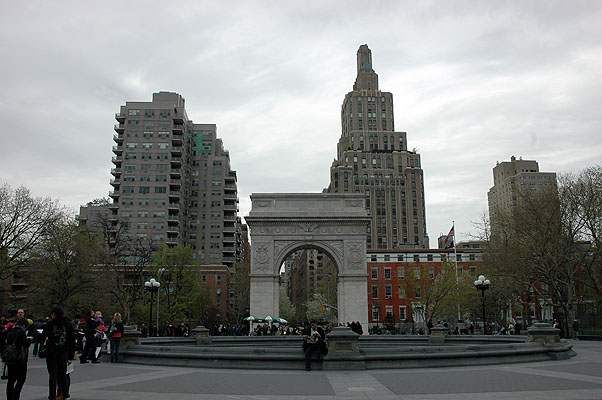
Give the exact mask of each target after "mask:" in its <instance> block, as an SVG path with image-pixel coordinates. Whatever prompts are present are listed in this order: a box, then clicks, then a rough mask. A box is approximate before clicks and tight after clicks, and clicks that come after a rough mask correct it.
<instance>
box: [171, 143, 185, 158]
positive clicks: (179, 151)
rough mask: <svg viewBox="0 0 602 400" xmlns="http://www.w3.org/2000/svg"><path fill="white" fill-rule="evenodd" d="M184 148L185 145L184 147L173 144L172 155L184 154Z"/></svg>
mask: <svg viewBox="0 0 602 400" xmlns="http://www.w3.org/2000/svg"><path fill="white" fill-rule="evenodd" d="M182 150H183V147H182V146H173V145H172V146H171V155H172V156H176V157H179V156H181V155H182Z"/></svg>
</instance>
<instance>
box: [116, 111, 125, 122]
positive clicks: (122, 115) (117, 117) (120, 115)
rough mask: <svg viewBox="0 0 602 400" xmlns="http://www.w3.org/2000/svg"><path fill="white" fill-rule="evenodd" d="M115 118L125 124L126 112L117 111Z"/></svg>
mask: <svg viewBox="0 0 602 400" xmlns="http://www.w3.org/2000/svg"><path fill="white" fill-rule="evenodd" d="M115 119H116V120H117V122H119V123H120V124H123V123H124V122H125V114H122V113H115Z"/></svg>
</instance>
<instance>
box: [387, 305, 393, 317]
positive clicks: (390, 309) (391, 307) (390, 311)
mask: <svg viewBox="0 0 602 400" xmlns="http://www.w3.org/2000/svg"><path fill="white" fill-rule="evenodd" d="M385 313H386V318H387V319H391V318H393V306H385Z"/></svg>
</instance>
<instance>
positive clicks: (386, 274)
mask: <svg viewBox="0 0 602 400" xmlns="http://www.w3.org/2000/svg"><path fill="white" fill-rule="evenodd" d="M385 279H386V280H391V268H385Z"/></svg>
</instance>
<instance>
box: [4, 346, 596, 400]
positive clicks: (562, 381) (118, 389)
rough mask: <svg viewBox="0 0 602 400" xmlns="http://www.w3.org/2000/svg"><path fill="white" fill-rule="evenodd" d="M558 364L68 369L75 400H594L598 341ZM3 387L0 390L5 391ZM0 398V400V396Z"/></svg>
mask: <svg viewBox="0 0 602 400" xmlns="http://www.w3.org/2000/svg"><path fill="white" fill-rule="evenodd" d="M574 346H575V347H574V350H575V351H576V352H577V356H576V357H574V358H571V359H570V360H564V361H546V362H539V363H528V364H503V365H493V366H480V367H453V368H425V369H406V370H370V371H310V372H306V371H304V370H302V371H278V370H272V369H269V365H266V369H265V370H235V369H194V368H176V367H154V366H140V365H133V364H107V363H101V364H79V363H76V364H75V372H74V373H73V376H72V386H71V398H72V399H74V400H77V399H82V400H97V399H98V400H100V399H102V400H105V399H131V400H142V399H144V400H158V399H166V398H169V399H174V400H178V399H182V400H192V399H195V400H196V399H198V400H207V399H219V400H221V399H224V400H225V399H240V400H251V399H252V400H261V399H265V400H276V399H283V400H302V399H307V400H333V399H379V400H389V399H391V400H393V399H395V400H402V399H403V400H427V399H429V400H444V399H450V400H456V399H457V400H460V399H463V400H466V399H468V400H473V399H483V398H487V399H488V400H497V399H500V400H501V399H526V400H601V399H602V342H585V341H576V342H574ZM5 382H6V381H2V384H1V385H0V389H1V390H2V395H4V393H5V388H4V385H5ZM47 385H48V374H47V372H46V366H45V364H44V361H43V360H39V359H37V358H31V359H30V362H29V370H28V376H27V381H26V383H25V387H24V389H23V393H22V395H21V399H22V400H34V399H35V400H43V399H46V398H47V396H48V386H47ZM0 398H4V396H1V395H0Z"/></svg>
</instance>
